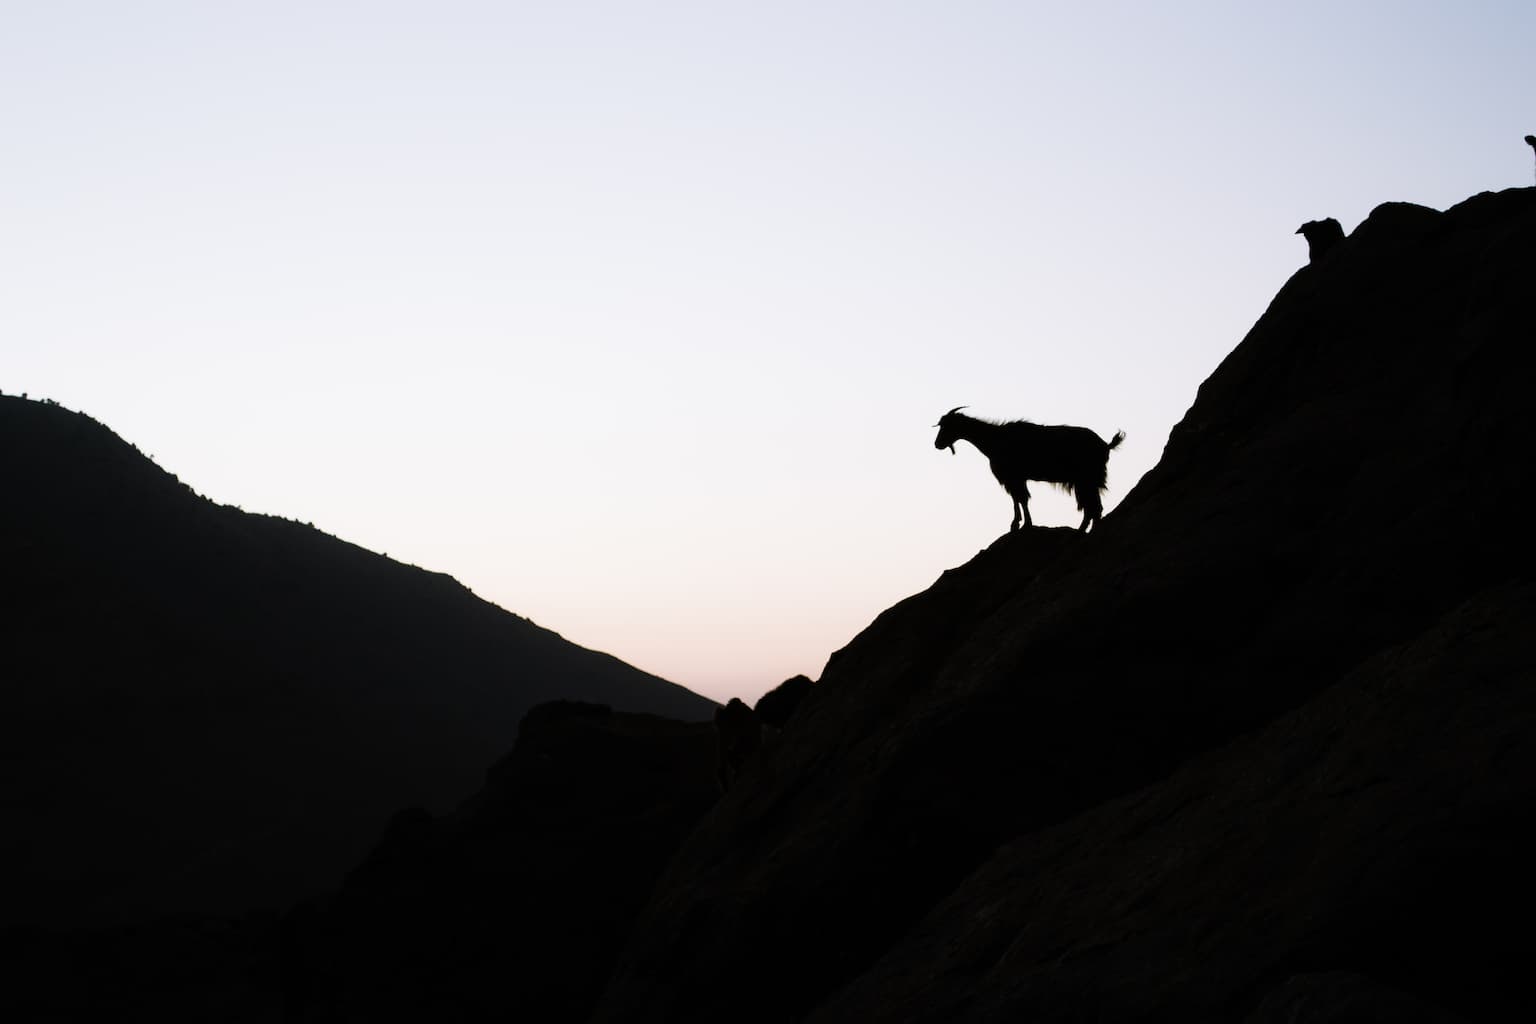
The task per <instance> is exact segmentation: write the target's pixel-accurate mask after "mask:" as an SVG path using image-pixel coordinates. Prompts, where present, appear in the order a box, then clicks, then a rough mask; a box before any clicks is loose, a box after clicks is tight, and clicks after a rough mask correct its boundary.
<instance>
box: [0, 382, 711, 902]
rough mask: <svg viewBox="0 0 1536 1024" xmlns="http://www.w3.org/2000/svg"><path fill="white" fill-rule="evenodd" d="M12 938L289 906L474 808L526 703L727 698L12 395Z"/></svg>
mask: <svg viewBox="0 0 1536 1024" xmlns="http://www.w3.org/2000/svg"><path fill="white" fill-rule="evenodd" d="M0 480H3V481H4V491H3V500H0V567H3V569H0V602H3V608H0V611H3V614H0V651H3V652H4V659H5V666H4V671H3V676H0V679H3V693H0V751H3V754H0V757H3V758H4V770H3V771H0V806H4V807H5V828H4V829H3V830H0V879H3V881H0V925H7V924H24V923H33V924H46V925H75V924H110V923H114V922H125V921H132V920H138V919H147V918H150V917H154V916H157V915H161V914H169V913H173V912H201V913H210V912H212V913H223V914H229V913H242V912H245V911H248V910H253V909H256V908H259V907H267V908H270V909H272V910H273V911H277V910H280V909H282V908H283V907H285V906H287V905H289V904H290V903H291V902H292V901H293V900H295V899H297V898H299V897H300V896H302V895H304V894H306V893H309V892H314V891H318V890H321V889H324V888H328V887H330V886H333V885H335V884H336V883H337V882H339V880H340V879H341V877H342V876H343V874H344V872H345V871H346V870H347V869H348V868H349V867H351V866H352V865H354V864H356V863H357V861H358V859H359V858H360V857H361V856H362V854H363V853H364V852H365V851H366V850H367V849H368V847H369V844H371V843H372V842H373V841H375V839H376V838H377V836H378V834H379V830H380V828H381V827H382V825H383V823H384V822H385V821H387V820H388V818H389V816H390V815H391V814H392V813H394V812H395V811H396V810H398V809H399V808H400V807H403V806H408V805H412V804H416V805H421V806H425V807H429V808H432V809H434V810H438V811H441V810H446V809H447V808H449V807H451V806H453V804H454V803H455V802H456V801H458V800H461V799H463V797H464V795H465V794H467V793H470V792H473V791H474V789H475V787H476V786H478V785H479V784H480V781H481V780H482V779H483V777H484V773H485V770H486V769H487V767H488V766H490V765H491V764H492V763H493V762H494V761H495V760H496V758H497V757H499V756H501V755H502V754H503V753H504V752H505V751H506V750H507V748H508V747H509V746H510V744H511V740H512V737H513V736H514V735H515V732H516V727H517V722H518V720H519V718H520V717H521V716H522V715H523V713H524V712H525V711H526V710H527V709H528V708H529V707H530V706H532V705H533V704H535V703H538V702H540V701H545V700H550V699H554V698H559V697H569V698H584V699H589V700H598V701H603V702H607V703H611V704H614V705H615V706H617V707H620V708H624V709H628V710H636V711H653V712H660V713H665V714H670V715H675V716H678V717H681V718H695V719H704V718H707V717H708V715H709V713H710V711H711V709H712V708H713V704H712V702H709V701H707V700H705V699H703V698H701V697H698V696H696V695H695V694H692V693H689V692H688V691H686V690H683V689H682V688H681V687H677V686H674V685H673V684H670V683H667V682H665V681H663V680H661V679H657V678H656V677H654V676H649V675H647V674H645V673H642V672H639V671H638V670H636V669H633V668H631V667H630V666H628V665H625V664H623V663H621V662H619V661H617V660H616V659H614V658H611V657H609V656H607V655H604V654H599V653H596V652H593V651H588V650H584V649H582V648H579V647H577V646H575V645H573V644H570V643H567V642H566V641H564V640H562V639H561V638H560V637H558V636H557V635H555V634H553V633H551V632H549V631H547V630H543V629H540V628H538V627H537V626H535V625H533V624H532V623H530V622H528V621H526V620H524V619H520V618H518V617H517V616H515V615H511V614H508V613H507V612H504V611H502V610H501V609H499V608H496V607H494V606H493V605H490V604H487V603H486V602H484V601H481V600H479V599H478V598H476V597H475V596H474V595H473V594H471V593H469V591H467V590H466V589H465V588H463V587H462V586H460V585H459V584H457V583H456V582H454V581H453V580H452V579H450V578H449V577H447V576H443V575H440V574H435V573H429V572H424V571H422V570H420V569H415V568H412V567H409V566H405V565H401V564H399V563H396V562H392V561H390V560H389V559H387V558H383V557H381V556H378V555H374V554H371V553H369V552H366V551H364V550H362V549H360V548H357V547H355V546H353V545H350V544H347V543H344V542H342V541H339V540H337V539H335V538H333V537H330V536H327V535H325V534H323V533H321V532H319V531H318V530H314V529H311V528H309V527H306V526H302V525H300V524H298V523H292V522H287V521H284V520H280V519H274V518H271V517H266V516H256V515H248V514H246V513H243V512H240V511H238V510H235V509H233V508H229V507H223V506H217V505H214V504H212V503H211V502H208V501H206V500H204V499H201V498H199V497H197V496H195V495H194V494H192V493H191V492H190V491H189V490H188V489H187V488H186V487H185V486H184V485H182V484H181V483H180V482H178V481H177V480H176V479H175V478H174V477H172V476H170V475H169V474H167V473H165V472H163V471H162V470H160V469H159V468H157V467H156V466H154V465H153V464H152V463H151V462H149V460H147V459H145V458H144V457H143V456H141V455H139V454H138V452H137V451H135V450H134V449H132V448H131V447H130V446H129V445H127V444H126V443H124V442H123V441H122V440H120V439H119V438H118V437H117V436H116V435H114V434H112V433H111V432H110V431H109V430H107V429H106V428H105V427H102V426H101V425H100V424H98V423H96V422H94V421H93V420H91V419H89V418H88V417H85V416H83V415H79V414H77V413H73V412H70V411H68V410H66V409H62V408H60V407H57V406H53V405H46V404H42V403H37V402H28V401H24V400H22V399H18V398H0Z"/></svg>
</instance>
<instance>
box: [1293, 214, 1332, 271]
mask: <svg viewBox="0 0 1536 1024" xmlns="http://www.w3.org/2000/svg"><path fill="white" fill-rule="evenodd" d="M1296 233H1297V234H1298V235H1303V236H1305V237H1306V239H1307V258H1308V259H1309V260H1310V261H1311V262H1313V263H1316V262H1317V261H1318V260H1320V259H1322V258H1323V254H1324V253H1326V252H1327V251H1328V250H1329V249H1332V248H1333V247H1334V246H1336V245H1338V244H1339V243H1340V242H1342V241H1344V226H1343V225H1342V224H1340V223H1339V222H1338V221H1336V220H1334V219H1333V218H1332V217H1325V218H1324V219H1322V220H1309V221H1307V222H1306V223H1305V224H1303V225H1302V226H1301V227H1299V228H1297V229H1296Z"/></svg>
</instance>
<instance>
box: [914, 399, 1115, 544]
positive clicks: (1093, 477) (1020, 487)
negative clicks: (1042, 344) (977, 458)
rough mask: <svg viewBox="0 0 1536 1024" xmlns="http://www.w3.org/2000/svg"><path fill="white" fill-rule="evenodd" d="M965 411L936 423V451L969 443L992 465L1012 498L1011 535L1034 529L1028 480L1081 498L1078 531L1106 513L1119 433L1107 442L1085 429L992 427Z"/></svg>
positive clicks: (1023, 424) (1020, 423) (1021, 424)
mask: <svg viewBox="0 0 1536 1024" xmlns="http://www.w3.org/2000/svg"><path fill="white" fill-rule="evenodd" d="M964 408H965V406H963V405H957V406H955V407H954V408H953V409H951V410H949V412H947V413H945V414H944V415H943V416H941V417H939V422H938V423H936V424H934V425H935V426H937V427H938V428H939V436H938V437H936V438H934V440H933V446H934V447H935V448H948V449H949V451H950V454H951V455H953V454H954V451H955V442H956V441H969V442H971V444H973V445H975V446H976V449H977V450H978V451H980V452H981V454H983V455H985V456H986V457H987V461H988V462H989V463H991V465H992V475H993V476H995V477H997V482H998V483H1000V484H1002V485H1003V490H1005V491H1007V492H1008V496H1009V497H1011V498H1012V499H1013V525H1012V526H1011V527H1009V530H1010V532H1011V531H1014V530H1017V529H1018V528H1019V521H1020V520H1021V519H1022V520H1023V523H1024V525H1025V526H1033V525H1035V524H1034V520H1032V519H1031V518H1030V516H1029V486H1028V484H1029V481H1031V480H1040V481H1042V482H1044V483H1049V484H1055V485H1056V486H1058V487H1061V488H1064V489H1065V490H1066V491H1067V492H1068V493H1070V494H1071V495H1072V496H1073V497H1074V498H1076V499H1077V507H1078V509H1079V510H1081V512H1082V513H1083V521H1082V524H1081V525H1079V526H1078V529H1079V530H1082V531H1084V532H1086V531H1087V530H1088V527H1090V526H1092V525H1093V524H1094V523H1097V522H1098V521H1099V519H1100V517H1102V516H1103V514H1104V501H1103V499H1102V497H1101V495H1102V493H1103V491H1104V486H1105V479H1106V476H1107V473H1108V466H1109V453H1110V452H1111V451H1113V450H1114V449H1115V448H1117V447H1118V446H1119V444H1120V442H1121V441H1124V440H1125V431H1123V430H1122V431H1120V432H1119V433H1117V434H1116V435H1115V437H1114V440H1112V441H1109V442H1107V443H1106V442H1105V441H1104V439H1103V438H1101V437H1100V436H1099V435H1098V434H1095V433H1094V432H1093V431H1091V430H1089V429H1088V428H1087V427H1067V426H1054V427H1047V426H1041V425H1040V424H1038V423H1031V422H1029V421H1028V420H1014V421H1012V422H1010V423H994V422H992V421H990V420H981V419H977V418H976V417H974V416H965V415H962V414H961V412H960V410H961V409H964Z"/></svg>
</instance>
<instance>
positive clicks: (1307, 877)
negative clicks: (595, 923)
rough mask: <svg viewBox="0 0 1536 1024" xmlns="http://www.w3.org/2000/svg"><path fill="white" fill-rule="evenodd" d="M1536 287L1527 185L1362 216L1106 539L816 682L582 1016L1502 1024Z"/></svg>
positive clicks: (1525, 794) (1257, 334)
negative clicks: (1459, 1023)
mask: <svg viewBox="0 0 1536 1024" xmlns="http://www.w3.org/2000/svg"><path fill="white" fill-rule="evenodd" d="M1533 281H1536V190H1532V189H1520V190H1512V191H1508V192H1503V193H1498V194H1484V195H1481V196H1477V197H1474V198H1473V199H1471V200H1468V201H1467V202H1465V203H1462V204H1460V205H1458V206H1457V207H1455V208H1453V209H1451V210H1449V211H1446V212H1444V213H1437V212H1435V211H1431V210H1428V209H1424V208H1421V207H1414V206H1409V205H1406V204H1387V205H1385V206H1383V207H1380V208H1378V209H1377V210H1376V211H1375V212H1373V213H1372V215H1371V216H1370V218H1369V219H1367V220H1366V221H1365V222H1364V223H1363V224H1362V225H1361V226H1360V227H1359V228H1358V229H1357V230H1356V231H1355V232H1354V233H1353V234H1352V235H1351V236H1350V237H1349V238H1348V239H1347V240H1346V241H1344V242H1342V243H1340V244H1339V245H1338V246H1337V247H1336V248H1334V249H1333V250H1332V251H1330V252H1329V253H1328V254H1327V255H1326V257H1324V258H1322V259H1321V260H1320V261H1319V262H1317V263H1316V264H1314V265H1311V266H1308V267H1306V268H1304V269H1302V270H1300V271H1299V272H1297V274H1296V275H1295V276H1294V277H1293V278H1292V279H1291V280H1290V281H1289V282H1287V284H1286V285H1285V287H1284V288H1283V289H1282V290H1281V291H1280V293H1279V294H1278V295H1277V296H1276V298H1275V300H1274V302H1273V303H1272V305H1271V306H1270V308H1269V309H1268V310H1267V311H1266V312H1265V314H1264V316H1263V317H1262V318H1261V319H1260V320H1259V322H1258V323H1257V324H1256V325H1255V326H1254V328H1253V330H1252V331H1251V332H1250V333H1249V335H1248V336H1247V337H1246V338H1245V339H1244V340H1243V342H1242V344H1241V345H1239V346H1238V348H1237V349H1236V350H1235V351H1234V352H1233V353H1232V354H1231V356H1229V357H1228V359H1227V360H1225V361H1224V362H1223V364H1222V365H1221V366H1220V367H1219V368H1218V369H1217V371H1216V372H1215V373H1214V374H1213V375H1212V376H1211V378H1210V379H1209V380H1208V381H1207V382H1206V383H1205V384H1204V385H1203V386H1202V388H1201V389H1200V393H1199V396H1198V398H1197V400H1196V402H1195V403H1194V405H1193V407H1192V408H1191V409H1190V411H1189V413H1188V414H1187V415H1186V417H1185V419H1184V421H1183V422H1182V423H1180V424H1179V426H1178V427H1177V428H1176V429H1175V430H1174V432H1173V434H1172V436H1171V437H1170V440H1169V443H1168V447H1167V450H1166V452H1165V454H1164V457H1163V459H1162V461H1161V462H1160V463H1159V465H1158V466H1157V468H1156V469H1155V470H1154V471H1153V472H1151V473H1150V474H1148V476H1147V477H1146V478H1145V479H1144V480H1143V481H1142V483H1141V484H1140V485H1138V487H1137V488H1136V489H1135V491H1134V492H1133V493H1131V494H1130V495H1128V496H1127V498H1126V499H1125V501H1123V502H1122V503H1121V505H1120V507H1119V508H1118V509H1116V511H1115V512H1114V514H1113V515H1112V516H1110V517H1108V518H1107V519H1106V520H1105V521H1104V523H1103V524H1102V527H1101V528H1100V529H1099V530H1098V531H1096V532H1095V533H1093V534H1089V535H1087V536H1078V535H1072V534H1067V533H1064V532H1058V531H1044V530H1035V531H1026V532H1024V533H1021V534H1018V535H1014V536H1010V537H1005V538H1003V539H1002V540H1001V541H999V542H998V543H997V544H995V545H993V546H992V547H991V548H990V549H988V550H987V551H985V552H983V553H982V554H980V555H979V556H978V557H977V558H976V559H975V560H973V561H972V562H971V563H969V564H967V565H965V566H963V567H961V568H960V569H957V570H954V571H952V572H950V573H947V574H946V575H945V576H944V578H943V579H941V580H940V581H939V582H938V583H937V584H936V585H935V586H934V587H933V588H932V589H931V590H929V591H927V592H925V593H923V594H920V595H917V596H916V597H913V598H911V599H909V600H908V601H906V602H903V603H902V604H900V605H898V606H896V607H895V608H893V609H891V610H890V611H889V612H887V613H885V614H884V615H882V616H881V617H880V618H879V619H878V620H877V621H876V622H875V623H874V624H872V625H871V627H870V628H869V629H868V630H866V631H865V632H864V633H863V634H861V635H860V636H859V637H858V638H856V639H855V640H854V641H853V642H852V643H851V644H850V645H849V646H848V647H847V648H846V649H845V650H844V651H842V652H840V653H839V654H838V655H837V656H835V657H834V658H833V659H832V661H831V662H830V663H829V664H828V666H827V669H826V671H825V673H824V675H823V677H822V679H821V681H820V684H819V685H818V686H817V687H816V688H815V691H814V693H813V695H812V697H811V699H810V700H809V702H808V703H807V704H806V705H805V706H804V707H802V708H801V711H800V713H799V714H798V715H797V718H796V721H795V723H793V727H792V728H790V729H787V730H786V731H785V734H784V736H783V737H782V741H781V742H780V743H778V744H777V745H776V746H775V747H773V748H772V749H771V750H768V751H767V752H765V753H764V755H762V756H761V757H759V758H758V759H757V760H756V762H754V763H753V764H749V765H748V766H747V769H746V770H745V772H744V773H743V776H742V779H741V782H740V784H739V786H738V787H737V788H736V789H733V791H732V792H731V794H730V795H729V796H728V797H727V798H726V799H724V800H723V801H722V802H721V803H720V804H719V805H718V806H717V807H716V808H715V810H714V811H712V812H711V813H710V814H709V815H708V816H707V817H706V818H705V819H704V821H703V822H702V823H701V825H700V827H699V828H698V829H697V830H696V831H694V832H693V834H692V835H691V836H690V837H689V839H688V840H687V841H686V842H685V843H684V845H683V847H682V849H681V850H680V852H679V854H678V856H677V857H676V858H675V859H674V860H673V861H672V863H671V865H670V866H669V868H668V870H667V872H666V874H665V876H664V877H663V879H662V881H661V883H660V884H659V886H658V888H657V890H656V892H655V893H654V894H653V896H652V899H651V901H650V903H649V905H648V907H647V909H646V910H645V912H644V913H643V915H642V917H641V919H640V922H639V924H638V925H637V927H636V930H635V932H634V934H633V935H632V937H631V939H630V942H629V945H628V947H627V949H626V951H625V953H624V955H623V957H622V958H621V960H620V962H619V966H618V968H617V970H616V972H615V974H614V976H613V978H612V979H611V981H610V983H609V985H608V987H607V990H606V992H605V994H604V996H603V999H602V1001H601V1003H600V1005H599V1008H598V1011H597V1013H596V1017H595V1019H597V1020H602V1021H670V1022H685V1021H705V1020H718V1019H732V1020H736V1021H783V1020H798V1019H805V1018H808V1017H810V1018H813V1019H816V1020H818V1021H877V1020H903V1021H914V1020H978V1021H980V1020H988V1021H990V1020H1063V1021H1065V1020H1088V1019H1091V1020H1102V1021H1111V1020H1125V1021H1133V1020H1175V1019H1176V1020H1181V1021H1189V1020H1236V1019H1243V1018H1244V1017H1251V1018H1252V1019H1253V1020H1255V1021H1270V1020H1282V1019H1284V1020H1318V1021H1321V1020H1338V1019H1345V1017H1344V1016H1343V1015H1345V1014H1349V1013H1356V1014H1359V1013H1366V1012H1370V1013H1375V1014H1377V1016H1376V1017H1361V1016H1358V1015H1357V1016H1351V1017H1348V1018H1347V1019H1352V1020H1353V1019H1378V1018H1379V1019H1425V1020H1439V1019H1447V1018H1450V1017H1454V1016H1456V1015H1461V1016H1465V1017H1472V1018H1478V1017H1489V1018H1491V1019H1511V1017H1512V1016H1519V1015H1523V1014H1525V1013H1528V1012H1529V1011H1530V1008H1531V1003H1532V998H1531V996H1530V995H1529V993H1528V991H1527V986H1525V985H1524V984H1523V983H1522V982H1521V980H1520V979H1521V973H1520V972H1521V968H1520V966H1519V964H1520V961H1521V959H1522V957H1521V954H1520V952H1519V950H1520V948H1522V947H1511V946H1508V945H1506V944H1505V935H1506V932H1505V931H1504V929H1503V927H1502V925H1505V924H1517V923H1519V922H1522V921H1524V920H1526V919H1528V912H1529V910H1530V908H1531V906H1532V904H1533V902H1536V881H1533V879H1532V877H1531V875H1530V873H1529V871H1528V870H1526V869H1525V867H1524V865H1528V864H1529V863H1530V862H1531V854H1532V853H1533V852H1536V844H1533V841H1532V836H1531V825H1532V822H1536V757H1533V756H1532V752H1533V750H1536V729H1533V725H1536V665H1533V651H1536V643H1533V639H1532V638H1533V637H1536V632H1533V630H1532V628H1531V627H1532V625H1533V624H1536V623H1533V621H1532V618H1531V613H1532V609H1533V603H1532V590H1531V586H1530V584H1531V582H1532V578H1533V577H1532V570H1533V568H1536V564H1533V557H1532V556H1533V543H1532V532H1531V530H1530V528H1529V527H1528V525H1527V524H1526V522H1525V519H1524V510H1526V509H1528V508H1530V507H1531V504H1532V498H1533V497H1536V473H1533V471H1532V461H1531V459H1530V457H1529V453H1528V450H1527V448H1528V431H1529V429H1530V428H1529V419H1528V409H1529V407H1530V401H1531V398H1530V396H1531V394H1532V386H1533V384H1536V374H1533V372H1532V371H1533V355H1532V342H1533V341H1536V337H1533V333H1532V329H1531V326H1530V324H1531V320H1530V310H1531V295H1532V290H1531V283H1532V282H1533ZM1362 1007H1365V1008H1366V1009H1362ZM1389 1011H1390V1012H1389ZM1522 1011H1523V1013H1522ZM1383 1014H1385V1016H1382V1015H1383ZM1414 1015H1417V1017H1415V1016H1414Z"/></svg>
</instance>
